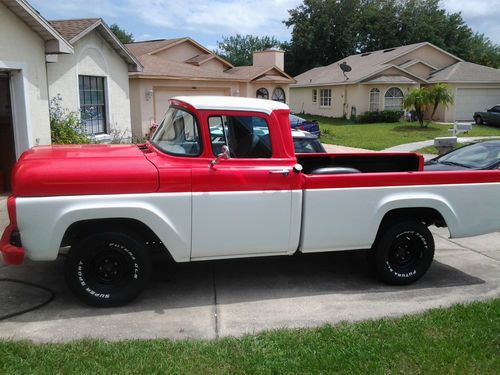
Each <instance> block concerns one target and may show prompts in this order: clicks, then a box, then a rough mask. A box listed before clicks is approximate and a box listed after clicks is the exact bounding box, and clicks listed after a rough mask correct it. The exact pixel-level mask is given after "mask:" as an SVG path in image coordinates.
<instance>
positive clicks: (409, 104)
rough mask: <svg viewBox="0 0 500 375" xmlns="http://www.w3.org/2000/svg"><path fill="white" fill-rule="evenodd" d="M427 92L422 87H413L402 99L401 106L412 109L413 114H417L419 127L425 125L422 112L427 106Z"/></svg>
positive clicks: (428, 101)
mask: <svg viewBox="0 0 500 375" xmlns="http://www.w3.org/2000/svg"><path fill="white" fill-rule="evenodd" d="M429 103H430V100H429V92H428V91H427V90H426V89H425V88H423V87H419V88H415V89H413V90H411V91H410V92H409V93H408V94H406V96H405V97H404V100H403V106H404V107H405V109H412V108H413V109H414V110H415V115H416V116H417V120H418V122H419V123H420V127H421V128H425V127H427V124H425V123H424V114H425V111H426V110H427V107H428V106H429Z"/></svg>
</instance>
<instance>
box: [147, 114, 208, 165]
mask: <svg viewBox="0 0 500 375" xmlns="http://www.w3.org/2000/svg"><path fill="white" fill-rule="evenodd" d="M199 134H200V132H199V128H198V123H197V121H196V118H195V117H194V116H193V115H192V114H191V113H189V112H187V111H185V110H183V109H181V108H176V107H171V108H169V110H168V111H167V113H166V114H165V118H164V119H163V121H162V122H161V123H160V126H158V129H157V130H156V131H155V133H154V135H153V137H152V138H151V143H153V144H154V145H155V146H156V147H157V148H159V149H160V150H162V151H164V152H165V153H167V154H171V155H177V156H198V155H200V154H201V139H200V136H199Z"/></svg>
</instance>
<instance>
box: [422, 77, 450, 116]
mask: <svg viewBox="0 0 500 375" xmlns="http://www.w3.org/2000/svg"><path fill="white" fill-rule="evenodd" d="M428 90H429V94H428V95H429V102H430V104H431V105H432V113H431V117H430V119H431V121H432V120H433V119H434V115H435V114H436V109H437V107H438V106H439V105H440V104H441V105H444V106H446V107H448V104H453V95H452V94H451V93H450V92H449V91H448V85H446V84H444V83H438V84H436V85H434V86H432V87H430V88H429V89H428Z"/></svg>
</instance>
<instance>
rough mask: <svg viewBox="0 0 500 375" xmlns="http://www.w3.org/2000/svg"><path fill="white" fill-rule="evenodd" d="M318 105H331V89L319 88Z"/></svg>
mask: <svg viewBox="0 0 500 375" xmlns="http://www.w3.org/2000/svg"><path fill="white" fill-rule="evenodd" d="M319 106H320V107H331V106H332V90H331V89H321V90H319Z"/></svg>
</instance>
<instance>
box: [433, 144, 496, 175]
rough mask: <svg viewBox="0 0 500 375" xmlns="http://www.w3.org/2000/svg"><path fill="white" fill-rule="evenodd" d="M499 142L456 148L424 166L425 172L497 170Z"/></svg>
mask: <svg viewBox="0 0 500 375" xmlns="http://www.w3.org/2000/svg"><path fill="white" fill-rule="evenodd" d="M499 167H500V141H484V142H477V143H473V144H470V145H467V146H464V147H461V148H457V149H455V150H453V151H450V152H448V153H447V154H444V155H441V156H438V157H437V158H434V159H431V160H429V161H427V162H425V164H424V170H426V171H450V170H468V169H498V168H499Z"/></svg>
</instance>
